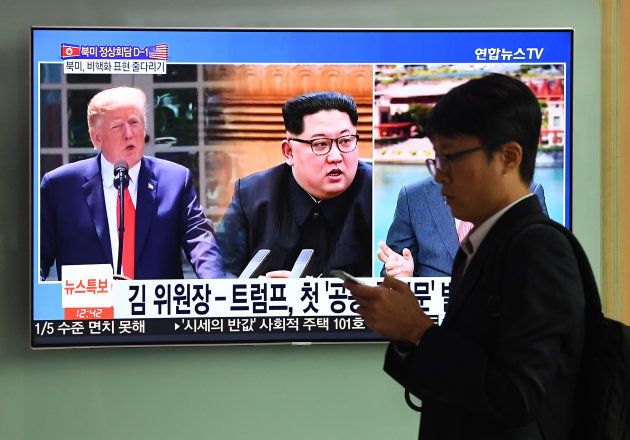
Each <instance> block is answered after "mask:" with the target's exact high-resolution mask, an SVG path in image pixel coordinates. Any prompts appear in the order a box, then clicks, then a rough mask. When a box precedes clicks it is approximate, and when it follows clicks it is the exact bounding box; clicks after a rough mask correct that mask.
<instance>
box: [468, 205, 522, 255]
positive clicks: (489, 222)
mask: <svg viewBox="0 0 630 440" xmlns="http://www.w3.org/2000/svg"><path fill="white" fill-rule="evenodd" d="M532 196H533V194H531V193H530V194H527V195H525V196H523V197H521V198H520V199H518V200H515V201H514V202H512V203H510V204H509V205H508V206H506V207H505V208H503V209H501V210H500V211H498V212H497V213H495V214H493V215H492V216H490V217H489V218H488V219H486V221H484V222H483V223H481V224H480V225H479V226H477V227H476V228H474V229H473V230H471V231H470V233H469V234H468V235H467V236H466V238H465V239H464V241H462V246H461V247H462V250H463V251H464V252H465V253H466V255H467V256H468V260H470V258H471V257H472V256H473V255H474V254H475V252H477V249H479V246H481V242H482V241H483V239H484V238H486V235H488V232H490V229H492V227H493V226H494V224H495V223H496V222H497V221H499V219H500V218H501V216H503V214H505V213H506V212H507V211H508V210H509V209H510V208H511V207H512V206H514V205H516V204H517V203H519V202H521V201H522V200H525V199H526V198H527V197H532Z"/></svg>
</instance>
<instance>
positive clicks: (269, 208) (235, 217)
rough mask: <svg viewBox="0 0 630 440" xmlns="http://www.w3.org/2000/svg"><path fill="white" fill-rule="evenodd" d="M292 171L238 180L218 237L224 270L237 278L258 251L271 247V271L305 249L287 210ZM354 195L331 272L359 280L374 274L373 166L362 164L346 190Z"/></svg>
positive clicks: (267, 172)
mask: <svg viewBox="0 0 630 440" xmlns="http://www.w3.org/2000/svg"><path fill="white" fill-rule="evenodd" d="M292 178H293V176H292V172H291V167H289V166H288V165H286V164H282V165H278V166H276V167H273V168H269V169H268V170H265V171H262V172H259V173H256V174H252V175H251V176H248V177H245V178H243V179H239V180H238V181H237V182H236V184H235V187H234V196H233V198H232V202H231V203H230V205H229V206H228V209H227V210H226V213H225V215H224V216H223V220H222V221H221V223H220V224H219V225H218V227H217V238H218V240H219V244H220V246H221V250H222V253H223V257H224V261H225V268H226V271H227V272H228V273H230V274H232V275H233V276H238V275H239V274H240V273H241V272H242V271H243V269H244V268H245V266H246V265H247V263H248V262H249V260H250V259H251V258H252V257H253V256H254V255H255V254H256V252H258V250H260V249H269V250H271V254H270V255H269V259H270V262H269V266H268V268H267V270H290V269H291V267H292V266H293V263H294V262H295V259H296V258H297V256H298V254H299V253H300V251H301V250H302V246H301V245H300V243H299V239H300V231H299V229H298V224H297V222H296V219H295V218H294V216H293V214H292V213H291V211H290V209H289V206H288V197H287V194H288V192H289V189H288V188H289V179H292ZM347 192H350V194H352V198H351V201H350V203H349V205H348V209H347V211H346V212H345V217H344V218H343V219H342V222H341V224H342V226H341V231H340V234H339V239H338V241H337V242H336V244H335V248H334V249H333V250H332V252H330V257H329V258H328V261H327V264H326V266H327V269H341V270H345V271H347V272H349V273H351V274H353V275H357V276H370V275H371V272H372V263H371V261H372V260H371V255H372V166H371V165H369V164H367V163H364V162H361V161H359V165H358V168H357V173H356V176H355V178H354V180H353V182H352V184H351V185H350V186H349V187H348V189H346V192H344V194H346V193H347Z"/></svg>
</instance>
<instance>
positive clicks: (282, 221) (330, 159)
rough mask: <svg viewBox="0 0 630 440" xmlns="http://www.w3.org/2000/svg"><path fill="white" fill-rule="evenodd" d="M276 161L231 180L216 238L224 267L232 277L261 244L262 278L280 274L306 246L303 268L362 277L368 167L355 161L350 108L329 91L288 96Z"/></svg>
mask: <svg viewBox="0 0 630 440" xmlns="http://www.w3.org/2000/svg"><path fill="white" fill-rule="evenodd" d="M282 115H283V117H284V124H285V128H286V138H285V139H283V140H282V142H281V148H282V154H283V155H284V162H285V163H283V164H281V165H278V166H275V167H273V168H270V169H267V170H265V171H262V172H259V173H255V174H252V175H250V176H247V177H245V178H243V179H239V180H238V181H237V182H236V184H235V187H234V195H233V198H232V202H231V203H230V205H229V206H228V208H227V211H226V213H225V215H224V217H223V220H222V222H221V223H220V225H219V226H218V230H217V237H218V240H219V243H220V245H221V249H222V251H223V256H224V261H225V266H226V271H227V272H228V273H229V274H231V275H232V276H238V275H239V274H240V273H241V272H242V271H243V269H244V268H245V266H246V265H247V263H248V262H249V261H250V259H251V258H252V256H254V255H255V254H256V252H257V251H258V250H260V249H269V250H271V253H270V255H269V259H270V260H269V265H268V271H269V272H268V273H267V276H269V277H287V276H289V272H288V271H289V270H290V269H291V268H292V266H293V264H294V262H295V260H296V258H297V257H298V255H299V254H300V251H301V250H302V249H313V250H314V251H315V252H314V254H313V257H312V260H311V264H310V265H309V269H308V270H307V272H306V273H305V274H304V275H312V276H319V275H322V274H324V275H326V274H328V272H329V271H330V270H331V269H342V270H346V271H348V272H351V273H353V274H355V275H358V276H370V274H371V259H370V253H371V252H370V249H371V244H372V166H371V164H368V163H365V162H362V161H360V160H359V152H358V149H357V145H358V142H359V135H358V133H357V123H358V112H357V106H356V104H355V102H354V100H353V99H352V98H351V97H350V96H348V95H343V94H341V93H337V92H316V93H309V94H305V95H301V96H297V97H294V98H291V99H289V100H288V101H287V102H286V103H285V104H284V107H283V109H282Z"/></svg>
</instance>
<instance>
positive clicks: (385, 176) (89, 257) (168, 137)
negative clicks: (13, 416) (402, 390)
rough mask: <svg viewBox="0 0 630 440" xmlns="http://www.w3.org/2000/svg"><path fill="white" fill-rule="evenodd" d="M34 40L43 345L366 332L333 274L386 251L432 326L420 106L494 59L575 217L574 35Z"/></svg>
mask: <svg viewBox="0 0 630 440" xmlns="http://www.w3.org/2000/svg"><path fill="white" fill-rule="evenodd" d="M31 33H32V35H31V78H32V82H31V105H30V109H31V121H32V124H31V134H32V145H31V146H30V153H31V170H30V171H31V186H32V187H31V217H30V220H31V241H30V253H31V259H30V261H31V269H32V270H31V285H32V289H31V312H32V316H31V318H32V321H31V335H32V338H31V344H32V346H33V347H37V348H46V347H80V346H110V345H120V346H124V345H156V344H169V345H172V344H239V343H249V344H251V343H312V342H366V341H378V340H380V339H379V338H378V337H377V336H376V335H374V334H373V333H372V332H370V331H369V330H368V329H367V328H366V326H365V324H364V322H363V320H362V319H361V317H360V316H359V315H357V314H356V313H355V310H356V304H355V302H354V301H353V299H352V297H351V296H350V294H349V292H348V291H347V290H345V289H344V287H343V281H342V280H341V279H340V278H338V277H335V276H333V275H332V274H331V271H334V270H343V271H345V272H348V273H350V274H351V275H353V276H355V277H358V278H359V279H360V280H361V281H362V282H365V283H367V284H371V285H376V284H377V283H379V282H381V281H382V273H383V272H382V271H383V263H382V262H381V260H380V259H379V256H378V253H377V251H378V250H379V248H381V247H385V246H387V247H389V248H391V250H392V251H393V252H397V253H402V249H403V248H404V247H410V246H411V249H412V251H413V254H414V255H413V259H414V262H413V263H414V264H413V273H411V272H410V273H404V274H402V275H404V276H401V278H402V279H403V280H404V281H405V282H407V283H409V285H410V287H411V289H412V291H413V292H414V294H415V295H416V297H417V298H418V301H419V302H420V304H421V306H422V307H423V309H424V310H425V312H426V313H427V314H429V316H431V318H432V319H434V320H435V321H436V322H437V323H439V322H440V321H441V319H442V317H443V316H444V311H445V307H446V305H447V304H448V296H449V281H450V278H449V277H450V270H451V264H452V258H453V256H454V253H455V251H456V250H457V246H458V244H459V242H458V239H457V237H458V236H457V228H458V226H459V225H460V224H461V222H459V220H457V219H454V218H453V217H452V215H451V214H450V211H449V210H448V207H447V206H446V205H445V204H444V201H443V200H442V197H441V196H440V193H439V187H438V185H436V184H435V182H433V180H432V179H431V177H430V174H429V172H428V169H427V166H426V160H427V159H430V158H433V157H434V156H433V155H434V153H433V147H432V144H431V141H430V140H429V138H428V137H427V135H426V131H425V129H426V121H427V116H428V114H429V112H430V110H431V107H432V106H433V105H434V104H435V103H436V102H437V101H438V100H439V99H440V97H441V96H443V95H444V94H445V93H447V92H448V91H449V90H450V89H451V88H453V87H456V86H458V85H460V84H463V83H465V82H466V81H468V80H470V79H473V78H478V77H481V76H484V75H487V74H490V73H501V74H505V75H509V76H512V77H515V78H517V79H519V80H520V81H522V82H523V83H525V84H526V85H527V86H528V87H529V88H530V89H531V91H532V92H533V93H534V94H535V95H536V97H537V98H538V101H539V103H540V106H541V110H542V115H543V122H542V129H541V134H540V140H539V149H538V154H537V158H536V169H535V175H534V181H533V183H532V186H531V190H532V192H533V193H534V194H535V195H536V196H538V197H539V200H540V201H541V202H542V205H543V207H544V209H545V210H546V212H547V213H548V215H549V216H550V217H551V218H552V219H554V220H556V221H558V222H560V223H563V224H564V225H565V226H567V227H570V219H571V145H572V144H571V114H572V107H571V106H572V101H571V87H572V44H573V31H572V30H567V29H564V30H563V29H553V30H543V29H529V30H496V29H487V30H446V29H444V30H288V29H283V30H271V29H260V30H250V29H246V30H227V29H149V28H147V29H116V28H112V29H88V28H33V29H32V31H31ZM420 191H422V192H420ZM420 197H423V198H424V199H423V202H422V204H420V203H419V198H420ZM415 202H418V203H415ZM409 207H412V209H416V210H418V211H419V216H418V217H414V214H413V213H412V212H411V211H410V208H409ZM421 219H424V220H421ZM424 221H426V222H428V223H427V225H420V224H419V222H424ZM418 230H422V231H423V233H422V237H418V236H415V234H417V231H418ZM418 240H421V241H422V242H423V243H424V242H425V241H426V242H427V243H432V242H434V243H438V242H439V243H441V244H440V246H437V245H436V246H434V247H432V248H431V249H428V250H425V249H423V248H422V247H423V246H424V245H422V246H420V248H419V246H418ZM381 243H382V244H381ZM412 243H415V245H412ZM413 246H415V247H413Z"/></svg>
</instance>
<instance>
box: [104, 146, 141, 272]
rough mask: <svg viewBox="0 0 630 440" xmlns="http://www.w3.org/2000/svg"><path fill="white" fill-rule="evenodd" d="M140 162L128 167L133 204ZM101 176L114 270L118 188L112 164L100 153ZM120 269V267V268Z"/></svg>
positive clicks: (116, 262) (116, 252)
mask: <svg viewBox="0 0 630 440" xmlns="http://www.w3.org/2000/svg"><path fill="white" fill-rule="evenodd" d="M139 173H140V162H138V163H137V164H135V165H134V166H133V167H131V168H130V169H129V186H128V189H129V195H130V196H131V202H132V203H133V206H134V207H135V206H137V203H136V200H137V199H138V174H139ZM101 178H102V179H103V195H104V196H105V210H106V211H107V224H108V226H109V241H110V243H111V244H112V262H113V263H114V271H115V270H116V265H117V264H118V219H117V218H116V203H117V202H118V190H117V189H116V188H115V187H114V165H113V164H111V163H109V162H108V161H107V159H105V156H103V155H102V154H101ZM121 270H122V268H121Z"/></svg>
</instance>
